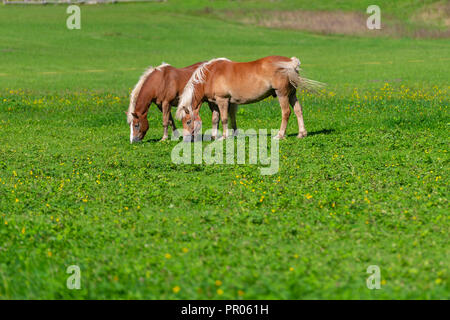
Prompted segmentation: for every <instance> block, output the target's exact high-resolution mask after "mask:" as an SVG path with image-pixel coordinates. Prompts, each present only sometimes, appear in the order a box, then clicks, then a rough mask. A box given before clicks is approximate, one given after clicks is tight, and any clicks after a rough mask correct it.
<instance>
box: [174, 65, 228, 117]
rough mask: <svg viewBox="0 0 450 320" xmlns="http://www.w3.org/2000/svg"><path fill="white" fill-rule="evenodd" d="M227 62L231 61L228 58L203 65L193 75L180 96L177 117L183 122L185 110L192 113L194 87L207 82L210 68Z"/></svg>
mask: <svg viewBox="0 0 450 320" xmlns="http://www.w3.org/2000/svg"><path fill="white" fill-rule="evenodd" d="M220 60H225V61H230V60H229V59H227V58H215V59H211V60H209V61H207V62H205V63H203V64H201V65H200V66H199V67H198V68H197V69H196V70H195V71H194V73H193V74H192V76H191V78H190V79H189V81H188V82H187V84H186V86H185V87H184V90H183V93H182V94H181V96H180V102H179V103H178V108H177V113H176V117H177V119H178V120H181V119H183V118H184V117H185V115H186V112H185V111H184V109H185V108H187V109H188V110H189V112H192V98H193V97H194V89H195V88H194V87H195V85H196V84H199V83H203V82H204V81H205V71H207V70H208V66H209V65H210V64H212V63H214V62H216V61H220Z"/></svg>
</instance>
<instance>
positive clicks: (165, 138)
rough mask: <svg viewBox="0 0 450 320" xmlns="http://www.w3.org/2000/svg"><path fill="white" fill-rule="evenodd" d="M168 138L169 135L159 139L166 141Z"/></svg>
mask: <svg viewBox="0 0 450 320" xmlns="http://www.w3.org/2000/svg"><path fill="white" fill-rule="evenodd" d="M167 139H169V137H162V138H161V140H159V141H160V142H163V141H166V140H167Z"/></svg>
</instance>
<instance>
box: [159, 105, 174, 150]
mask: <svg viewBox="0 0 450 320" xmlns="http://www.w3.org/2000/svg"><path fill="white" fill-rule="evenodd" d="M161 111H162V113H163V127H164V134H163V137H162V139H161V141H164V140H167V138H169V119H170V118H171V117H172V115H171V114H170V103H169V102H167V101H163V103H162V110H161ZM172 123H173V120H172Z"/></svg>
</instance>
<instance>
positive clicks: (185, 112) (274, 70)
mask: <svg viewBox="0 0 450 320" xmlns="http://www.w3.org/2000/svg"><path fill="white" fill-rule="evenodd" d="M299 70H300V60H299V59H297V58H295V57H292V58H287V57H281V56H269V57H265V58H261V59H259V60H256V61H251V62H233V61H230V60H228V59H226V58H218V59H212V60H210V61H208V62H205V63H203V64H202V65H200V66H199V67H198V68H197V70H195V72H194V73H193V74H192V76H191V78H190V79H189V81H188V83H187V84H186V87H185V89H184V91H183V94H182V95H181V97H180V102H179V104H178V109H177V113H176V116H177V118H178V119H180V120H182V121H183V128H184V132H185V134H188V135H189V134H190V135H192V136H195V135H197V134H198V131H199V129H200V128H201V118H200V116H199V110H200V107H201V105H202V102H203V101H208V102H213V103H215V104H217V106H218V108H219V112H220V118H221V119H222V129H223V138H227V137H228V136H229V132H228V112H229V113H230V118H231V126H232V129H233V130H236V111H237V106H238V105H239V104H249V103H254V102H258V101H261V100H263V99H265V98H267V97H268V96H273V97H278V101H279V102H280V107H281V113H282V120H281V127H280V130H279V132H278V135H277V136H276V137H275V138H277V139H283V138H284V137H285V134H286V126H287V123H288V119H289V116H290V113H291V110H290V107H289V105H291V106H292V108H293V109H294V112H295V115H296V116H297V122H298V131H299V132H298V136H297V138H303V137H305V136H306V135H307V132H306V129H305V125H304V122H303V111H302V106H301V105H300V102H299V101H298V99H297V96H296V91H297V89H298V88H302V89H306V90H311V91H313V90H314V89H315V88H318V87H320V86H322V84H321V83H320V82H317V81H314V80H309V79H306V78H303V77H300V75H299ZM192 120H193V121H192ZM185 138H186V137H185Z"/></svg>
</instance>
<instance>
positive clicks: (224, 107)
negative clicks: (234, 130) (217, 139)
mask: <svg viewBox="0 0 450 320" xmlns="http://www.w3.org/2000/svg"><path fill="white" fill-rule="evenodd" d="M216 102H217V106H218V107H219V112H220V118H221V119H222V130H223V135H222V138H221V139H226V138H228V99H223V98H221V99H216Z"/></svg>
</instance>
